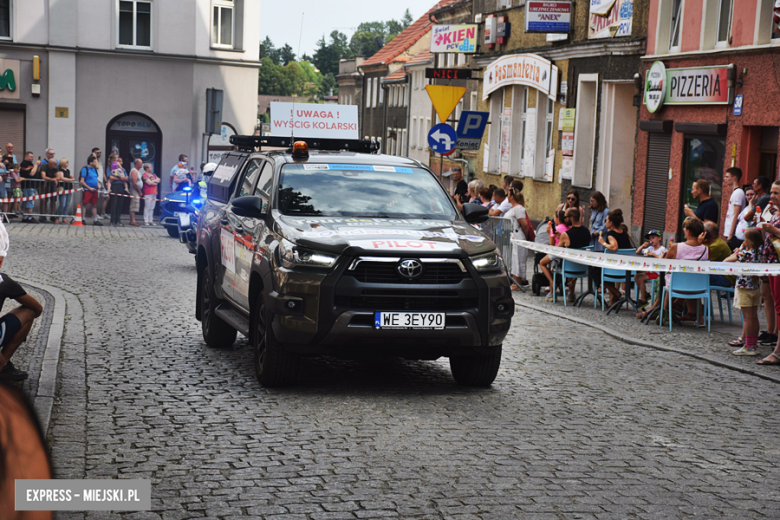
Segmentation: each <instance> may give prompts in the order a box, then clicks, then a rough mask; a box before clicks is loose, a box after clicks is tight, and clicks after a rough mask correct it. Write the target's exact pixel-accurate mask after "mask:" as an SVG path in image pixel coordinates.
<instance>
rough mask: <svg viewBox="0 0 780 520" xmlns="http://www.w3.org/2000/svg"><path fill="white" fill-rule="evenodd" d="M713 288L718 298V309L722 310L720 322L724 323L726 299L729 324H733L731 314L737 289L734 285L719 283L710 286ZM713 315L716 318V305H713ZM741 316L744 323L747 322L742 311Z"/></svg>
mask: <svg viewBox="0 0 780 520" xmlns="http://www.w3.org/2000/svg"><path fill="white" fill-rule="evenodd" d="M710 287H711V290H712V291H714V292H715V297H716V298H717V300H718V309H719V310H720V322H721V323H723V300H726V308H727V309H728V310H729V325H731V324H733V321H732V315H731V306H732V305H731V302H732V300H733V299H734V293H735V292H736V289H734V288H733V287H722V286H719V285H712V286H710ZM712 317H713V319H714V318H715V306H714V305H713V306H712ZM739 317H740V319H741V320H742V324H743V325H744V324H745V318H744V317H743V316H742V313H741V312H740V313H739Z"/></svg>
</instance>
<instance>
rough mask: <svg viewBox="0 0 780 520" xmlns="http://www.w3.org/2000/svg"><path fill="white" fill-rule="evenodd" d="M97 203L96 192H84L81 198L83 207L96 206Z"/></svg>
mask: <svg viewBox="0 0 780 520" xmlns="http://www.w3.org/2000/svg"><path fill="white" fill-rule="evenodd" d="M97 201H98V194H97V192H96V191H85V192H84V196H83V197H81V203H82V204H83V205H85V206H86V205H87V204H97Z"/></svg>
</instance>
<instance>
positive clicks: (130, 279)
mask: <svg viewBox="0 0 780 520" xmlns="http://www.w3.org/2000/svg"><path fill="white" fill-rule="evenodd" d="M8 231H9V234H10V239H11V248H10V252H9V256H8V258H7V260H6V263H5V265H4V266H3V268H4V272H7V273H8V274H9V275H11V276H12V277H14V278H17V279H19V280H20V281H23V282H24V281H30V282H37V283H40V284H45V285H48V286H52V287H54V288H57V289H59V290H60V291H62V292H63V293H64V295H65V299H66V302H65V304H66V305H67V314H66V322H65V334H64V337H63V345H62V356H61V359H60V366H59V374H60V375H59V381H58V394H57V395H58V397H57V399H56V400H55V404H54V411H53V416H52V421H51V427H50V430H49V432H48V436H49V440H50V442H51V448H52V460H53V463H54V465H55V471H56V476H57V477H58V478H95V479H97V478H150V479H152V507H153V511H151V512H142V513H124V514H121V515H120V514H111V513H105V512H95V513H61V514H59V515H58V518H67V519H71V518H73V519H77V518H96V519H98V518H99V519H103V518H115V517H116V518H119V517H121V518H128V519H143V518H162V519H171V520H178V519H185V518H219V519H229V518H238V517H245V518H262V519H273V520H293V519H294V520H298V519H300V520H304V519H310V520H319V519H323V520H324V519H349V518H367V519H373V518H385V517H396V518H404V519H407V518H430V519H440V518H442V519H443V518H453V519H472V518H474V519H476V518H479V519H485V520H488V519H496V518H522V519H547V518H549V519H588V518H599V519H607V518H614V519H626V518H643V519H658V518H690V517H694V516H697V517H701V518H721V517H731V518H780V488H778V485H777V484H778V482H780V444H779V443H778V441H777V435H778V432H780V417H779V416H778V413H777V403H778V402H780V386H779V385H778V384H776V383H774V382H772V381H768V380H765V379H761V378H759V377H755V376H754V375H750V374H745V373H740V372H739V371H736V370H729V369H727V368H723V367H720V366H716V365H713V364H710V363H707V362H705V361H702V360H700V359H695V358H691V357H688V356H684V355H680V354H678V353H674V352H664V351H659V350H654V349H651V348H646V347H643V346H638V345H632V344H628V343H625V342H622V341H620V340H618V339H616V338H614V337H612V336H609V335H607V334H605V333H603V332H600V331H598V330H595V329H593V328H590V327H587V326H584V325H580V324H577V323H574V322H572V321H569V320H566V319H562V318H560V317H557V316H552V315H550V314H547V313H544V312H540V311H538V310H534V309H531V308H528V307H524V306H520V305H519V306H518V307H517V313H516V315H515V318H514V321H513V328H512V331H511V333H510V335H509V337H508V339H507V341H506V342H505V344H504V358H503V362H502V366H501V371H500V373H499V376H498V378H497V380H496V382H495V383H494V384H493V386H492V387H491V388H489V389H467V388H463V387H459V386H457V385H456V384H455V382H454V380H453V379H452V377H451V375H450V370H449V364H448V362H447V360H445V359H442V360H439V361H436V362H410V361H403V360H396V359H391V360H376V361H359V362H351V361H336V360H330V359H308V360H305V361H304V363H303V365H302V370H301V375H300V377H299V384H298V385H297V386H295V387H293V388H289V389H284V390H267V389H264V388H262V387H260V386H259V384H258V383H257V382H256V380H255V377H254V372H253V368H252V353H251V352H250V349H249V346H248V343H247V341H246V339H244V338H243V337H239V338H240V339H239V341H238V342H237V343H236V345H235V347H234V348H233V349H231V350H227V351H219V350H213V349H210V348H209V347H207V346H206V345H205V344H204V342H203V340H202V337H201V331H200V323H199V322H197V321H196V320H195V318H194V298H195V289H196V287H195V282H196V272H195V262H194V258H193V256H192V255H190V254H188V253H187V251H186V249H185V247H184V246H183V245H182V244H180V243H179V242H178V241H176V240H173V239H171V238H168V236H167V234H166V232H165V230H164V229H162V228H155V229H142V230H141V229H133V228H121V229H116V228H108V227H103V228H93V227H91V226H90V227H87V228H71V227H66V226H53V225H20V224H12V225H9V226H8ZM36 296H39V294H38V293H36ZM42 298H43V297H42ZM522 298H526V300H523V301H526V302H530V303H531V304H534V305H538V306H542V305H544V302H543V301H542V302H541V303H539V302H540V299H535V300H531V299H528V298H530V297H525V296H523V297H522ZM44 299H45V300H46V305H47V306H48V305H50V302H49V300H48V299H46V298H44ZM518 301H520V302H521V303H522V301H521V299H519V300H518ZM588 302H590V300H588ZM550 307H552V305H551V304H550ZM555 311H557V312H561V313H566V312H567V311H566V310H564V309H563V307H562V306H555ZM591 311H592V309H590V310H588V311H587V313H586V312H584V311H583V312H582V313H580V314H577V316H578V317H579V318H583V317H585V318H587V317H588V316H589V314H588V313H590V312H591ZM594 312H595V311H594ZM599 312H600V311H599ZM622 315H623V313H621V316H622ZM45 316H46V314H45V313H44V319H45ZM620 319H621V320H623V319H626V320H628V319H629V318H622V317H621V318H620ZM737 320H738V318H737ZM620 323H621V322H620V321H615V320H612V325H611V326H612V327H614V328H616V329H620V327H621V325H620ZM631 327H634V326H633V325H632V326H631ZM631 327H627V328H625V329H624V330H626V334H629V333H631V331H632V330H633V329H632V328H631ZM641 327H644V326H641ZM650 328H652V329H660V328H659V327H650ZM644 330H646V331H648V332H647V334H650V332H649V329H648V328H645V329H644ZM656 332H657V330H652V333H653V338H657V335H656V334H655V333H656ZM666 332H667V333H668V330H666ZM677 334H683V333H677ZM684 334H685V336H684V338H685V339H684V340H685V342H688V343H690V344H691V345H692V347H691V348H693V349H699V350H701V349H706V348H709V347H710V341H711V340H710V339H703V340H702V344H701V345H699V344H698V343H697V341H699V340H698V339H697V338H703V337H704V336H701V335H697V334H693V333H690V331H686V332H684ZM669 337H672V336H669ZM680 337H682V336H680ZM724 337H725V335H724ZM678 346H680V345H678ZM28 347H30V345H27V344H25V345H23V346H22V348H21V349H20V354H21V353H22V352H23V351H24V349H26V348H28ZM724 352H727V351H724ZM19 359H20V361H22V360H24V363H25V364H26V366H25V365H22V366H20V368H24V369H26V370H29V371H30V372H31V374H33V373H35V370H36V369H35V367H34V366H32V365H33V364H34V360H35V359H36V358H35V356H32V355H28V356H27V357H24V358H22V357H21V356H20V358H19ZM752 362H753V361H752V360H751V363H752ZM771 368H774V369H775V371H776V372H777V373H775V376H776V377H780V372H778V371H777V370H776V367H771ZM25 390H26V391H28V392H30V393H31V394H32V395H33V396H34V392H35V386H34V385H26V386H25Z"/></svg>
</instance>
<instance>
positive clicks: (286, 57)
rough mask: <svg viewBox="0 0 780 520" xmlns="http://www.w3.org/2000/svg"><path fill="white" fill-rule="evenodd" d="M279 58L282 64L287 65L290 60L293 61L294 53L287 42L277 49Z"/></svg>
mask: <svg viewBox="0 0 780 520" xmlns="http://www.w3.org/2000/svg"><path fill="white" fill-rule="evenodd" d="M279 59H280V60H281V62H282V65H287V64H288V63H290V62H291V61H295V53H294V52H293V49H292V47H290V45H289V44H287V43H285V44H284V47H282V48H281V49H279Z"/></svg>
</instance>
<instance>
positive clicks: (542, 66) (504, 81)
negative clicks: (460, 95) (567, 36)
mask: <svg viewBox="0 0 780 520" xmlns="http://www.w3.org/2000/svg"><path fill="white" fill-rule="evenodd" d="M507 85H525V86H528V87H533V88H535V89H537V90H539V91H541V92H542V93H544V94H546V95H547V96H548V97H549V98H550V99H555V98H556V96H557V95H558V67H556V66H555V65H553V64H552V63H550V62H549V61H548V60H546V59H544V58H542V57H541V56H537V55H536V54H511V55H509V56H502V57H500V58H498V59H497V60H495V61H494V62H493V63H491V64H490V65H488V67H487V69H485V74H484V79H483V81H482V99H483V100H487V98H488V96H489V95H490V93H491V92H493V91H495V90H498V89H499V88H502V87H506V86H507Z"/></svg>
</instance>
